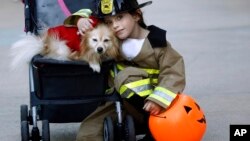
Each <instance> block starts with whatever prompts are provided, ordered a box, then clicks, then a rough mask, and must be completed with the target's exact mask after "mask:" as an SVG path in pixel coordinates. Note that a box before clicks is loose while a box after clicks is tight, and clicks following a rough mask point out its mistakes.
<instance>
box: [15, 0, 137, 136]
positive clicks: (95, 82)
mask: <svg viewBox="0 0 250 141" xmlns="http://www.w3.org/2000/svg"><path fill="white" fill-rule="evenodd" d="M93 3H95V0H88V1H86V0H74V2H72V1H71V0H24V7H25V8H24V11H25V31H26V32H27V33H28V34H35V35H39V34H41V33H42V32H43V30H44V29H46V28H47V27H52V26H56V25H59V24H62V23H63V20H64V19H65V18H66V17H67V16H69V14H71V13H73V12H76V11H77V10H79V9H81V8H84V7H82V6H86V7H88V8H91V7H90V6H93V5H94V4H93ZM115 66H116V65H115V62H114V61H113V60H106V61H104V62H103V63H102V66H101V72H100V73H95V72H93V70H92V69H91V68H89V66H88V64H87V63H86V62H83V61H59V60H53V59H45V58H43V57H42V56H41V55H36V56H34V57H33V59H32V60H31V63H30V65H29V86H30V105H29V106H28V105H26V104H23V105H21V106H20V112H21V113H20V114H21V116H20V118H21V138H22V141H30V140H31V141H40V140H42V141H50V127H49V123H70V122H81V121H82V120H83V119H84V118H86V117H87V116H88V115H89V114H90V113H92V112H93V111H94V110H95V109H96V108H97V107H98V106H99V105H101V104H102V103H104V102H106V101H113V102H115V105H116V106H115V107H116V111H117V116H116V118H115V119H113V118H111V117H110V116H108V117H105V119H104V122H103V124H104V141H119V140H125V141H135V140H136V137H135V129H134V122H133V118H132V117H131V116H130V115H123V113H122V100H121V97H120V95H119V94H118V93H117V92H116V91H113V92H112V93H111V94H106V90H107V89H109V86H108V76H109V74H110V71H111V70H113V72H114V74H116V72H117V69H116V67H115ZM96 86H98V89H97V88H96ZM39 121H41V122H42V128H41V129H39V127H38V122H39ZM30 128H31V129H30Z"/></svg>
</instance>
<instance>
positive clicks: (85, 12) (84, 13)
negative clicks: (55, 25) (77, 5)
mask: <svg viewBox="0 0 250 141" xmlns="http://www.w3.org/2000/svg"><path fill="white" fill-rule="evenodd" d="M91 14H92V11H91V10H90V9H81V10H79V11H77V12H75V13H74V14H72V15H70V16H69V17H67V18H66V19H65V20H64V22H63V24H64V25H65V26H76V24H77V21H78V19H79V18H81V17H83V18H88V17H89V16H90V15H91Z"/></svg>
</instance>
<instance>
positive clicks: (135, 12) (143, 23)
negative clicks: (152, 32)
mask: <svg viewBox="0 0 250 141" xmlns="http://www.w3.org/2000/svg"><path fill="white" fill-rule="evenodd" d="M128 13H129V14H131V15H138V16H139V18H140V20H139V21H138V24H139V25H140V26H141V27H142V28H147V25H146V24H145V22H144V18H143V15H142V12H141V10H138V9H137V10H133V11H129V12H128Z"/></svg>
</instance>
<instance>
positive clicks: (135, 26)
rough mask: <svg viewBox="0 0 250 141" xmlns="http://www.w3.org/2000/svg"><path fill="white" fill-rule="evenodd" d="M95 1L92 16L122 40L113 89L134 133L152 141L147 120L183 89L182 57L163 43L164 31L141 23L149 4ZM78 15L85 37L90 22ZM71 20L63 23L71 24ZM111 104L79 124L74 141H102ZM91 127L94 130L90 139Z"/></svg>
mask: <svg viewBox="0 0 250 141" xmlns="http://www.w3.org/2000/svg"><path fill="white" fill-rule="evenodd" d="M97 1H98V3H97V9H96V10H95V11H94V12H93V13H92V15H95V16H98V17H100V18H104V22H105V23H107V24H108V25H109V26H110V27H111V28H112V30H114V32H115V33H116V36H117V37H118V38H119V39H120V40H121V41H122V45H121V47H120V54H121V56H122V58H123V59H122V60H121V61H120V62H118V63H117V68H118V71H119V72H118V74H117V75H116V76H115V78H114V87H115V89H116V90H117V91H118V92H119V94H120V95H121V97H122V98H124V108H125V111H126V112H128V113H129V114H131V115H132V116H133V118H134V121H135V128H136V130H138V133H139V132H140V131H141V130H140V129H143V130H144V131H143V132H144V133H146V136H145V138H144V139H142V140H146V141H151V140H152V141H153V140H154V139H153V138H152V137H151V135H150V132H149V130H148V117H149V115H150V114H153V115H157V114H160V113H161V112H163V111H165V110H166V109H167V108H168V106H169V105H170V104H171V102H172V101H173V100H174V98H175V97H176V95H177V94H178V93H181V92H182V91H183V90H184V87H185V71H184V61H183V57H182V56H181V55H180V54H179V53H178V52H177V51H175V50H174V49H173V48H172V47H171V44H170V43H169V42H168V41H167V40H166V31H165V30H163V29H161V28H158V27H156V26H153V25H152V26H146V24H145V23H144V21H143V16H142V12H141V11H140V8H142V7H144V6H146V5H149V4H151V3H152V2H151V1H149V2H145V3H143V4H138V2H137V1H136V0H97ZM76 15H77V14H76ZM77 16H78V17H84V18H80V19H77V20H75V17H74V22H75V21H76V22H75V25H77V26H78V29H79V30H80V33H83V32H84V30H86V25H88V24H86V23H88V20H83V19H87V18H86V17H88V16H86V14H78V15H77ZM69 19H70V18H69ZM69 19H66V20H65V24H69V23H70V22H69V21H70V20H69ZM77 21H78V22H77ZM79 22H80V23H79ZM84 22H85V23H84ZM70 24H72V23H70ZM81 25H82V26H81ZM112 106H113V105H112V104H107V103H106V105H103V106H101V107H100V108H98V109H97V110H96V111H95V112H94V113H93V114H91V115H90V116H89V117H88V118H87V120H85V121H83V123H82V125H81V128H80V131H79V133H78V136H77V141H84V140H87V141H91V140H94V141H99V140H102V122H103V118H104V117H105V116H107V115H109V114H114V107H113V108H111V107H112ZM92 128H95V129H93V132H92V135H91V133H90V130H92ZM91 136H92V137H93V139H91V138H90V137H91ZM98 136H99V137H98Z"/></svg>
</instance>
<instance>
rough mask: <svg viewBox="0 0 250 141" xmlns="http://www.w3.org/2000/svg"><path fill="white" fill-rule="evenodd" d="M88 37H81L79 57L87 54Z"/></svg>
mask: <svg viewBox="0 0 250 141" xmlns="http://www.w3.org/2000/svg"><path fill="white" fill-rule="evenodd" d="M87 36H88V35H87V34H85V35H84V36H82V37H81V43H80V56H82V55H84V54H86V52H88V50H89V47H88V40H87V38H88V37H87Z"/></svg>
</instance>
